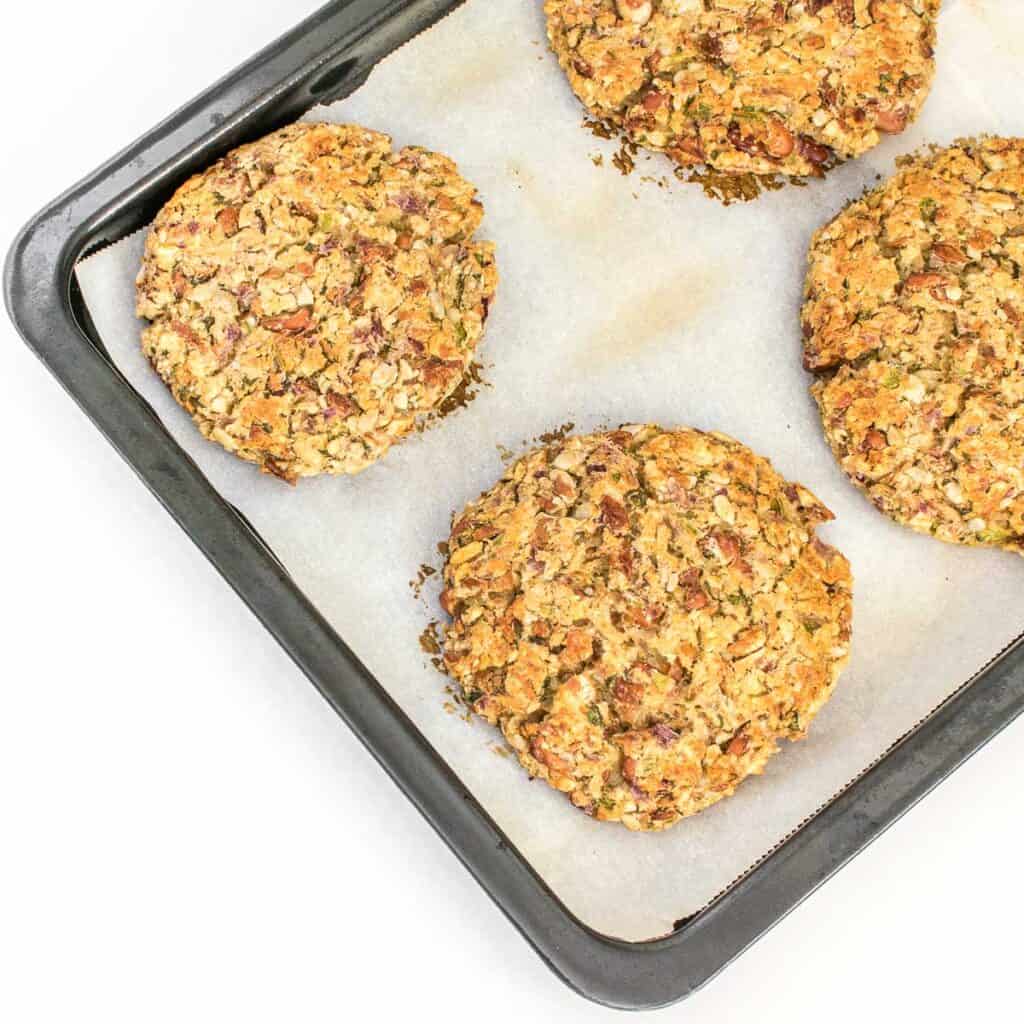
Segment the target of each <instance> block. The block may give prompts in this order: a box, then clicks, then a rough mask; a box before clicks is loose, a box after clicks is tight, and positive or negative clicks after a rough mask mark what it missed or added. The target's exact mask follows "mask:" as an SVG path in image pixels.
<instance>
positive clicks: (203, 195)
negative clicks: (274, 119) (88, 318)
mask: <svg viewBox="0 0 1024 1024" xmlns="http://www.w3.org/2000/svg"><path fill="white" fill-rule="evenodd" d="M482 216H483V210H482V207H481V205H480V203H479V202H478V201H477V199H476V191H475V189H474V188H473V186H472V185H470V184H469V183H468V182H467V181H465V180H464V179H463V178H462V177H460V176H459V174H458V173H457V170H456V166H455V164H454V163H453V162H452V161H451V160H449V159H448V158H447V157H445V156H440V155H438V154H437V153H431V152H428V151H427V150H424V149H419V148H416V147H409V148H406V149H403V150H401V151H399V152H392V149H391V140H390V139H389V138H388V136H386V135H382V134H380V133H379V132H373V131H368V130H367V129H365V128H359V127H356V126H354V125H329V124H295V125H291V126H290V127H287V128H284V129H282V130H280V131H278V132H274V133H273V134H272V135H268V136H267V137H266V138H263V139H260V140H259V141H257V142H254V143H251V144H250V145H246V146H242V147H240V148H239V149H236V150H234V151H233V152H231V153H229V154H228V155H227V156H226V157H224V158H223V159H222V160H219V161H218V162H217V163H216V164H214V165H213V166H212V167H210V168H209V169H208V170H206V171H204V172H203V173H201V174H198V175H196V176H195V177H193V178H191V179H190V180H189V181H187V182H186V183H185V184H184V185H183V186H182V187H181V188H180V189H178V191H177V192H176V193H175V194H174V196H173V197H172V198H171V200H170V201H169V202H168V203H167V205H166V206H165V207H164V208H163V209H162V210H161V211H160V213H159V214H158V215H157V218H156V220H155V221H154V223H153V226H152V229H151V230H150V233H149V237H148V238H147V239H146V251H145V256H144V258H143V264H142V270H141V272H140V274H139V278H138V283H137V295H138V313H139V315H140V316H142V317H145V318H147V319H148V320H150V321H151V324H150V326H148V327H147V328H146V329H145V331H144V332H143V335H142V348H143V351H144V352H145V354H146V356H147V357H148V358H149V360H150V361H151V362H152V364H153V366H154V367H155V368H156V371H157V373H159V374H160V376H161V377H162V378H163V379H164V381H165V382H166V383H167V384H168V385H169V387H170V388H171V391H172V392H173V394H174V397H175V398H176V399H177V400H178V402H179V403H180V404H181V405H182V406H184V408H185V409H186V410H187V411H188V412H189V413H190V414H191V415H192V417H193V419H194V420H195V421H196V423H197V424H198V426H199V429H200V430H201V431H202V432H203V434H205V435H206V436H207V437H209V438H211V439H213V440H214V441H217V442H219V443H220V444H222V445H223V446H224V447H225V448H227V449H228V450H229V451H232V452H235V453H236V454H237V455H240V456H241V457H242V458H244V459H249V460H251V461H252V462H256V463H258V464H259V465H260V467H261V468H262V469H263V470H265V471H267V472H270V473H274V474H276V475H277V476H280V477H283V478H284V479H286V480H289V481H294V480H295V479H296V478H297V477H300V476H313V475H315V474H317V473H355V472H358V471H359V470H361V469H364V468H365V467H366V466H368V465H369V464H370V463H372V462H374V461H375V460H376V459H378V458H380V456H381V455H383V454H384V452H385V451H387V449H388V448H389V447H390V446H391V445H392V444H394V443H395V441H397V440H399V439H400V438H401V437H402V436H403V435H405V434H406V433H408V432H409V431H410V430H411V429H412V427H413V426H414V425H415V423H416V420H417V417H418V416H420V415H421V414H423V413H426V412H429V411H430V410H431V409H433V408H434V407H436V406H437V405H438V404H439V403H440V402H441V401H443V399H444V398H445V397H447V396H448V395H449V394H450V393H451V392H452V391H453V390H454V389H455V387H456V386H457V385H458V383H459V381H460V380H461V379H462V377H463V376H464V374H465V373H466V370H467V369H468V367H469V365H470V362H471V360H472V357H473V353H474V351H475V349H476V346H477V343H478V342H479V340H480V337H481V334H482V332H483V324H484V320H485V318H486V316H487V307H488V302H489V300H490V298H491V296H492V295H493V293H494V289H495V285H496V282H497V273H496V270H495V267H494V254H493V247H492V246H491V245H490V244H489V243H485V242H474V241H472V236H473V232H474V231H475V230H476V228H477V226H478V225H479V223H480V220H481V218H482Z"/></svg>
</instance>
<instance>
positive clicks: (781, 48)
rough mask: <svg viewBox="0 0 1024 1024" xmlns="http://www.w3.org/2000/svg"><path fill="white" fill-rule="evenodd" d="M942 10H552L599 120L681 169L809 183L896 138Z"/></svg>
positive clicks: (561, 5) (598, 5) (556, 42)
mask: <svg viewBox="0 0 1024 1024" xmlns="http://www.w3.org/2000/svg"><path fill="white" fill-rule="evenodd" d="M938 9H939V0H546V2H545V4H544V10H545V12H546V13H547V19H548V39H549V40H550V42H551V46H552V48H553V50H554V51H555V53H556V54H557V56H558V61H559V63H560V64H561V65H562V68H563V69H564V70H565V72H566V74H567V75H568V76H569V82H570V83H571V85H572V88H573V91H574V92H575V93H576V95H577V96H578V97H579V98H580V100H581V101H582V102H583V104H584V106H586V107H587V109H588V110H589V111H591V113H593V114H594V115H595V116H597V117H598V118H601V119H602V120H606V121H610V122H612V123H613V124H614V125H616V126H617V127H619V128H620V129H621V130H622V131H624V132H625V133H626V135H627V136H628V137H629V138H630V139H632V141H633V142H635V143H637V144H638V145H641V146H645V147H647V148H648V149H655V150H661V151H663V152H665V153H667V154H668V155H669V156H670V157H671V158H672V159H673V160H674V161H675V162H676V163H678V164H680V165H682V166H694V165H699V164H705V165H707V166H708V167H711V168H713V169H714V170H716V171H718V172H721V173H727V174H741V173H754V174H775V173H781V174H787V175H813V174H819V173H821V170H822V169H823V168H824V167H826V166H827V165H829V164H830V163H832V162H834V161H835V160H836V159H837V158H838V159H844V158H848V157H855V156H859V155H860V154H861V153H864V152H865V151H867V150H869V149H871V147H872V146H875V145H877V143H878V141H879V139H880V137H881V135H882V134H885V133H892V132H901V131H903V129H904V128H905V127H906V126H907V125H908V124H909V123H910V122H911V121H913V119H914V118H915V117H916V116H917V113H918V111H919V110H920V109H921V106H922V104H923V103H924V100H925V97H926V96H927V94H928V90H929V88H930V86H931V81H932V75H933V73H934V62H933V59H932V53H933V46H934V41H935V28H934V20H935V17H936V16H937V14H938Z"/></svg>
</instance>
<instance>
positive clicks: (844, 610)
mask: <svg viewBox="0 0 1024 1024" xmlns="http://www.w3.org/2000/svg"><path fill="white" fill-rule="evenodd" d="M831 518H832V515H831V513H830V512H829V511H828V509H826V508H825V507H824V506H823V505H822V504H821V502H819V501H818V499H817V498H815V497H814V495H813V494H811V493H810V492H809V491H807V490H806V489H804V488H803V487H801V486H799V485H798V484H790V483H787V482H786V481H785V480H783V479H782V478H781V477H780V476H779V475H778V474H777V473H776V472H775V471H774V470H773V469H772V467H771V466H770V465H769V463H768V462H767V460H765V459H763V458H761V457H759V456H757V455H755V454H754V453H753V452H751V451H750V450H749V449H748V448H746V447H745V446H744V445H742V444H740V443H739V442H738V441H734V440H733V439H732V438H729V437H726V436H724V435H723V434H715V433H702V432H700V431H697V430H687V429H681V430H674V431H666V430H662V429H660V428H658V427H653V426H626V427H621V428H620V429H618V430H616V431H612V432H610V433H604V434H594V435H591V436H588V437H570V438H568V439H566V440H563V441H559V442H556V443H553V444H551V445H549V446H547V447H545V448H541V449H538V450H535V451H533V452H530V453H529V454H528V455H525V456H524V457H523V458H521V459H519V460H518V461H517V462H516V463H515V464H514V465H513V466H511V467H510V468H509V469H508V470H507V471H506V473H505V475H504V476H503V477H502V479H501V480H500V481H499V482H498V483H497V484H496V485H495V486H494V487H493V488H492V489H491V490H490V491H488V492H486V493H485V494H483V495H482V496H481V497H480V498H479V499H478V500H477V501H475V502H473V503H472V504H471V505H470V506H469V507H468V508H467V509H466V510H465V511H464V512H463V513H462V514H461V515H459V516H458V517H457V518H456V519H455V522H454V525H453V527H452V533H451V539H450V541H449V548H448V560H447V564H446V565H445V569H444V584H445V589H444V591H443V592H442V595H441V603H442V606H443V607H444V609H445V611H447V612H448V613H449V614H450V615H451V617H452V621H451V622H450V624H449V625H448V626H447V627H446V630H445V638H444V664H445V667H446V669H447V671H448V672H449V673H450V674H451V675H452V677H453V678H454V679H455V680H457V682H458V683H459V684H460V686H461V687H462V690H463V692H464V694H465V695H466V699H467V700H468V701H469V703H471V705H472V707H473V709H474V710H475V711H476V712H477V713H478V714H480V715H482V716H483V717H484V718H486V719H487V720H488V721H489V722H491V723H492V724H497V725H500V727H501V729H502V730H503V732H504V734H505V737H506V739H507V740H508V742H509V743H510V744H511V746H512V748H513V749H514V750H515V752H516V754H517V755H518V756H519V759H520V761H521V762H522V763H523V765H524V766H525V767H526V769H527V770H528V771H529V772H530V774H531V775H534V776H539V777H540V778H543V779H545V780H547V782H549V783H550V784H551V785H552V786H554V787H555V788H556V789H559V790H561V791H563V792H565V793H567V794H568V795H569V797H570V799H571V800H572V802H573V803H574V804H575V805H576V806H577V807H580V808H582V809H583V810H584V811H585V812H586V813H587V814H590V815H592V816H594V817H595V818H599V819H601V820H605V821H622V822H623V823H624V824H625V825H627V826H628V827H629V828H631V829H661V828H666V827H668V826H669V825H672V824H674V823H675V822H676V821H678V820H679V819H680V818H682V817H685V816H686V815H689V814H694V813H695V812H697V811H700V810H701V809H703V808H705V807H707V806H708V805H710V804H712V803H714V802H715V801H717V800H720V799H721V798H722V797H724V796H727V795H729V794H730V793H731V792H732V791H733V790H734V789H735V787H736V786H737V784H738V783H739V782H740V781H741V780H742V779H743V778H744V777H745V776H747V775H749V774H751V773H752V772H753V773H757V772H760V771H761V770H762V768H763V766H764V764H765V762H766V761H767V760H768V758H769V757H770V756H771V754H772V753H773V752H774V751H775V750H776V748H777V746H778V742H779V740H780V739H782V738H788V739H799V738H800V737H802V736H803V735H804V732H805V730H806V729H807V726H808V725H809V723H810V721H811V719H812V718H813V717H814V715H815V714H816V713H817V712H818V710H819V709H820V708H821V707H822V705H823V704H824V703H825V701H826V700H827V699H828V697H829V695H830V694H831V692H832V688H833V686H834V685H835V682H836V679H837V677H838V676H839V673H840V671H841V669H842V668H843V666H844V665H845V663H846V660H847V657H848V651H849V643H850V620H851V579H850V568H849V564H848V563H847V561H846V559H845V558H844V557H843V556H842V555H841V554H840V553H839V552H838V551H836V550H835V549H833V548H831V547H829V546H828V545H826V544H823V543H822V542H821V541H819V540H817V539H816V537H815V535H814V531H815V527H816V526H817V525H818V524H819V523H821V522H824V521H825V520H828V519H831Z"/></svg>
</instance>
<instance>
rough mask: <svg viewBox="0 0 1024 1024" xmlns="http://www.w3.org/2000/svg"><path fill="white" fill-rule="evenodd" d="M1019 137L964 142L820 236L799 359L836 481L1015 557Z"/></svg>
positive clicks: (923, 527)
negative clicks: (839, 476) (841, 478)
mask: <svg viewBox="0 0 1024 1024" xmlns="http://www.w3.org/2000/svg"><path fill="white" fill-rule="evenodd" d="M1022 272H1024V139H997V138H986V139H968V140H963V141H960V142H957V143H956V144H954V145H953V146H950V147H949V148H948V149H937V150H933V151H931V152H929V153H926V154H924V155H919V156H914V157H908V158H904V159H903V160H901V161H899V170H898V173H897V174H896V175H895V176H894V177H893V178H891V179H890V180H889V181H887V182H885V184H883V185H881V186H880V187H879V188H876V189H875V190H874V191H872V192H869V193H868V194H867V195H865V196H864V198H863V199H861V200H859V201H858V202H856V203H853V204H852V205H850V206H849V207H848V208H847V209H846V210H844V211H843V212H842V213H841V214H840V215H839V216H838V217H836V219H835V220H834V221H832V223H831V224H829V225H828V226H827V227H824V228H822V229H821V230H819V231H818V232H817V233H816V234H815V236H814V238H813V240H812V242H811V250H810V267H809V270H808V273H807V282H806V287H805V295H806V300H805V303H804V307H803V329H804V338H805V341H804V359H805V364H806V366H807V368H808V369H809V370H812V371H813V372H814V373H815V374H817V379H816V380H815V381H814V384H813V385H812V388H811V390H812V392H813V394H814V397H815V399H816V400H817V402H818V406H819V408H820V409H821V416H822V422H823V423H824V426H825V435H826V437H827V438H828V442H829V444H830V445H831V447H832V450H833V451H834V452H835V456H836V458H837V459H838V460H839V463H840V465H841V466H842V468H843V470H844V471H845V472H846V473H847V475H848V476H849V477H850V479H851V480H853V481H854V482H855V483H856V484H857V485H858V486H859V487H860V488H861V489H862V490H864V491H865V492H866V493H867V495H868V497H869V498H870V499H871V500H872V501H873V502H874V504H875V505H876V506H877V507H878V508H879V509H880V510H881V511H882V512H884V513H885V514H886V515H887V516H889V517H890V518H892V519H894V520H896V522H898V523H903V524H905V525H907V526H910V527H913V528H914V529H915V530H920V531H921V532H923V533H930V534H933V535H934V536H936V537H940V538H942V539H943V540H947V541H954V542H956V543H959V544H984V545H992V546H995V547H1003V548H1009V549H1011V550H1014V551H1018V552H1024V280H1022Z"/></svg>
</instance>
